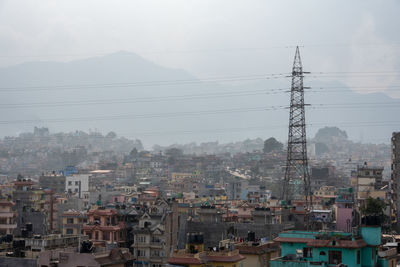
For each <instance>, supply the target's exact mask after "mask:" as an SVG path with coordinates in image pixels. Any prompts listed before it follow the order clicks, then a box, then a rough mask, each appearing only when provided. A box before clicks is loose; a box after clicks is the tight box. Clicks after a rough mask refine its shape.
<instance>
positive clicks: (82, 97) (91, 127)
mask: <svg viewBox="0 0 400 267" xmlns="http://www.w3.org/2000/svg"><path fill="white" fill-rule="evenodd" d="M290 69H291V66H288V72H290ZM260 73H262V70H261V71H260ZM287 76H288V75H276V76H271V75H268V74H266V75H265V77H264V76H260V75H257V76H256V75H255V76H249V75H247V76H240V75H233V76H229V77H217V76H215V77H210V78H209V79H198V78H196V77H195V76H194V75H192V74H190V73H188V72H187V71H185V70H181V69H173V68H168V67H165V66H160V65H157V64H156V63H153V62H151V61H149V60H147V59H145V58H143V57H141V56H139V55H136V54H134V53H130V52H123V51H122V52H117V53H113V54H109V55H105V56H99V57H93V58H88V59H83V60H76V61H71V62H40V61H39V62H27V63H23V64H19V65H14V66H9V67H3V68H0V95H1V99H0V124H2V126H1V131H0V136H1V137H3V136H10V135H11V136H13V135H17V134H18V133H21V132H25V131H31V130H32V129H33V127H34V126H45V127H49V128H50V130H51V131H52V132H57V131H75V130H84V131H101V132H103V133H106V132H109V131H115V132H116V133H117V134H118V135H120V136H125V137H128V138H138V139H141V140H142V141H143V143H144V145H145V147H147V148H148V147H151V146H152V145H154V144H161V145H168V144H173V143H187V142H191V141H196V142H209V141H219V142H232V141H237V140H243V139H246V138H257V137H261V138H263V139H266V138H268V137H271V136H274V137H276V138H277V139H278V140H280V141H283V142H284V141H286V139H287V125H288V117H289V115H288V108H287V107H288V105H289V100H290V94H289V91H290V77H287ZM304 84H305V85H306V86H311V89H306V92H305V102H306V103H307V104H310V106H307V108H306V122H307V124H308V128H307V131H308V132H307V133H308V134H309V135H311V136H313V135H314V134H315V132H316V131H317V130H318V129H319V128H322V127H324V126H338V127H340V128H341V129H344V130H346V132H347V133H348V135H349V139H352V140H356V141H363V142H373V143H381V142H385V143H387V142H389V141H390V137H391V134H392V132H393V131H399V130H400V119H399V116H398V114H399V109H400V99H395V98H391V97H389V96H388V95H386V94H384V93H369V94H361V93H357V92H355V91H353V90H352V89H351V88H348V87H346V86H345V85H344V84H342V83H340V82H338V81H334V80H331V81H329V82H327V81H326V80H325V81H324V80H318V79H315V78H314V79H308V78H305V80H304Z"/></svg>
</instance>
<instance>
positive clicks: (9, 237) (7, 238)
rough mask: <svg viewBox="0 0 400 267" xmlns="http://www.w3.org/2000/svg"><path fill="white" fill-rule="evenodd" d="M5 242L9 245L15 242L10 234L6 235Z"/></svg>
mask: <svg viewBox="0 0 400 267" xmlns="http://www.w3.org/2000/svg"><path fill="white" fill-rule="evenodd" d="M4 241H6V242H7V243H11V242H12V241H13V235H10V234H8V235H6V238H5V240H4Z"/></svg>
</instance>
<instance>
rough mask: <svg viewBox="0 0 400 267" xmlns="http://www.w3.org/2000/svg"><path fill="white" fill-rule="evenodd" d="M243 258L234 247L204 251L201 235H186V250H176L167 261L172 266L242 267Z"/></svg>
mask: <svg viewBox="0 0 400 267" xmlns="http://www.w3.org/2000/svg"><path fill="white" fill-rule="evenodd" d="M244 259H245V257H244V256H243V255H241V254H240V253H239V250H238V249H235V248H234V246H231V245H230V246H229V247H228V248H225V247H218V249H217V248H216V249H215V250H214V249H213V250H204V244H203V236H202V234H201V233H191V234H188V237H187V242H186V248H185V249H182V250H176V251H174V252H173V254H172V256H171V257H170V258H169V259H168V263H169V264H172V265H174V266H187V267H194V266H199V267H200V266H201V267H202V266H221V267H239V266H244V265H242V264H243V260H244Z"/></svg>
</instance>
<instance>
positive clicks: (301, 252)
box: [270, 226, 395, 267]
mask: <svg viewBox="0 0 400 267" xmlns="http://www.w3.org/2000/svg"><path fill="white" fill-rule="evenodd" d="M275 241H276V242H279V243H280V245H281V255H282V256H281V257H279V258H275V259H272V260H271V261H270V266H271V267H281V266H287V267H292V266H293V267H297V266H299V267H316V266H348V267H353V266H354V267H375V266H382V267H383V266H385V267H386V266H392V264H393V261H394V264H395V259H392V258H390V257H388V258H385V257H383V258H382V257H380V258H379V255H378V247H379V246H380V245H381V228H380V227H379V226H362V227H360V228H359V230H358V233H357V234H356V235H353V234H352V233H345V232H335V231H319V232H312V231H295V230H294V231H286V232H282V233H280V234H279V236H278V237H277V238H275ZM378 258H379V260H378ZM393 266H395V265H393Z"/></svg>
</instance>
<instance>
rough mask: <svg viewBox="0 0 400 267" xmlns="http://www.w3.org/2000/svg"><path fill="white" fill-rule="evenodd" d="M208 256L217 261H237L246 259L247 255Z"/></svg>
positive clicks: (210, 259)
mask: <svg viewBox="0 0 400 267" xmlns="http://www.w3.org/2000/svg"><path fill="white" fill-rule="evenodd" d="M207 258H208V260H209V261H216V262H237V261H241V260H244V259H245V258H246V257H244V256H242V255H240V254H236V255H231V256H228V255H227V256H208V255H207Z"/></svg>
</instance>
